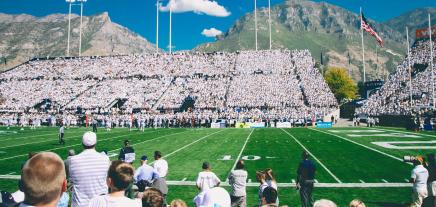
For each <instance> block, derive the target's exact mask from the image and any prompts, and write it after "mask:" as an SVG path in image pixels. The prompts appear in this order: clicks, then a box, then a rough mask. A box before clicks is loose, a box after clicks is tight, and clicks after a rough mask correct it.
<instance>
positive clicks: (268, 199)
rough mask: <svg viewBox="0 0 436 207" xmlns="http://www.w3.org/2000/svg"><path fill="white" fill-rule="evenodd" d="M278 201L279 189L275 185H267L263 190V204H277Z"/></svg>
mask: <svg viewBox="0 0 436 207" xmlns="http://www.w3.org/2000/svg"><path fill="white" fill-rule="evenodd" d="M276 201H277V190H276V189H274V188H273V187H269V186H268V187H266V188H265V189H264V190H263V192H262V205H270V204H275V203H276Z"/></svg>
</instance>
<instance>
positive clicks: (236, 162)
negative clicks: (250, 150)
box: [225, 129, 254, 183]
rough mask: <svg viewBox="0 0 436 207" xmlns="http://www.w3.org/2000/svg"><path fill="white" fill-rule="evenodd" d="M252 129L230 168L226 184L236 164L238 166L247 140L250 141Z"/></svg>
mask: <svg viewBox="0 0 436 207" xmlns="http://www.w3.org/2000/svg"><path fill="white" fill-rule="evenodd" d="M253 131H254V129H252V130H251V132H250V134H249V135H248V136H247V138H246V139H245V142H244V145H242V148H241V151H240V152H239V154H238V157H236V160H235V163H234V164H233V166H232V168H230V172H229V173H228V174H227V177H226V178H225V179H226V183H227V182H229V175H230V173H231V172H232V170H233V169H235V167H236V164H238V161H239V159H241V156H242V152H244V150H245V147H246V146H247V143H248V140H250V137H251V134H253Z"/></svg>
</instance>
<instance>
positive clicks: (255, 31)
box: [170, 0, 257, 51]
mask: <svg viewBox="0 0 436 207" xmlns="http://www.w3.org/2000/svg"><path fill="white" fill-rule="evenodd" d="M256 10H257V0H254V38H255V41H256V43H255V45H256V51H257V11H256ZM170 11H171V10H170Z"/></svg>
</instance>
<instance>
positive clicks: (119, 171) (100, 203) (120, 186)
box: [89, 160, 142, 207]
mask: <svg viewBox="0 0 436 207" xmlns="http://www.w3.org/2000/svg"><path fill="white" fill-rule="evenodd" d="M134 172H135V170H134V169H133V167H132V165H130V164H128V163H125V162H122V161H119V160H117V161H113V162H112V164H111V166H110V167H109V173H108V177H107V183H108V186H109V188H110V189H111V193H109V194H107V195H100V196H95V197H94V198H92V199H91V201H89V207H141V206H142V203H141V201H140V200H132V199H129V198H127V197H125V196H124V194H125V191H126V189H127V188H129V186H130V184H131V183H132V182H133V174H134Z"/></svg>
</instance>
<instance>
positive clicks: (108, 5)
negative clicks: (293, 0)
mask: <svg viewBox="0 0 436 207" xmlns="http://www.w3.org/2000/svg"><path fill="white" fill-rule="evenodd" d="M162 1H163V2H162V4H163V5H164V6H165V5H167V3H168V0H162ZM176 1H185V2H186V1H188V2H189V1H211V0H176ZM215 1H216V2H217V4H218V5H219V6H221V7H223V8H225V11H226V12H228V13H230V15H228V14H227V15H228V16H226V17H217V16H211V15H207V14H204V13H202V14H199V13H198V12H197V13H194V12H185V13H176V14H174V15H173V45H174V46H175V50H184V49H192V48H193V47H195V46H196V45H198V44H200V43H204V42H210V41H214V38H210V37H205V36H203V35H202V34H201V33H202V31H203V30H204V29H209V28H216V29H218V30H221V31H223V32H225V31H227V29H228V28H229V27H230V26H232V25H233V23H234V22H235V21H236V20H237V19H238V18H240V17H241V16H242V15H244V14H245V13H247V12H251V11H252V10H253V8H254V2H253V0H215ZM283 1H284V0H271V3H272V4H273V5H275V4H280V3H282V2H283ZM315 1H319V0H315ZM325 1H326V2H329V3H332V4H335V5H338V6H341V7H344V8H346V9H348V10H351V11H354V12H358V11H359V7H360V6H363V7H364V10H365V15H366V16H367V17H369V18H371V19H375V20H378V21H385V20H388V19H390V18H392V17H395V16H398V15H400V14H402V13H404V12H406V11H409V10H412V9H415V8H422V7H436V0H325ZM267 3H268V1H267V0H258V1H257V5H258V7H264V6H267ZM155 4H156V1H155V0H88V2H86V4H85V8H84V15H93V14H96V13H100V12H104V11H107V12H109V15H110V17H111V20H112V21H113V22H116V23H118V24H121V25H123V26H125V27H128V28H129V29H130V30H132V31H134V32H136V33H139V34H140V35H141V36H143V37H145V38H146V39H147V40H149V41H150V42H152V43H154V42H155V32H156V29H155V28H156V7H155ZM209 9H212V8H209ZM212 10H213V9H212ZM79 11H80V10H79V7H75V8H74V7H73V12H74V13H79ZM215 11H217V10H215ZM0 12H1V13H7V14H21V13H26V14H31V15H35V16H45V15H49V14H53V13H68V4H67V3H65V1H64V0H0ZM215 15H216V14H215ZM168 16H169V15H168V12H161V13H160V19H159V20H160V21H159V24H160V28H159V33H160V35H159V46H160V47H161V48H163V46H164V45H165V46H166V45H168V22H169V18H168Z"/></svg>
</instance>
